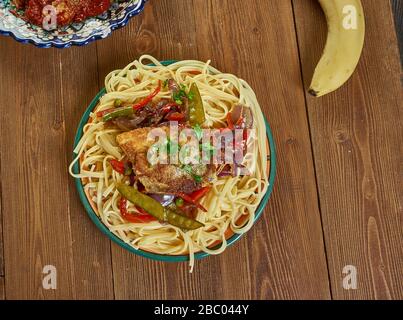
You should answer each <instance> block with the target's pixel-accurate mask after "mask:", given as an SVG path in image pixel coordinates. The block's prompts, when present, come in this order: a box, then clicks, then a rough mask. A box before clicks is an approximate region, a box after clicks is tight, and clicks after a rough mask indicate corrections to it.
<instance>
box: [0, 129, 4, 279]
mask: <svg viewBox="0 0 403 320" xmlns="http://www.w3.org/2000/svg"><path fill="white" fill-rule="evenodd" d="M1 126H2V125H1V124H0V132H1ZM0 177H1V161H0ZM0 276H4V245H3V214H2V192H1V182H0Z"/></svg>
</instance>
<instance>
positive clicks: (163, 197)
mask: <svg viewBox="0 0 403 320" xmlns="http://www.w3.org/2000/svg"><path fill="white" fill-rule="evenodd" d="M149 196H150V197H151V198H153V199H154V200H157V201H158V202H159V203H161V204H162V205H163V206H164V207H167V206H169V205H170V204H171V203H172V202H173V201H174V199H175V196H174V195H171V194H156V193H151V194H149Z"/></svg>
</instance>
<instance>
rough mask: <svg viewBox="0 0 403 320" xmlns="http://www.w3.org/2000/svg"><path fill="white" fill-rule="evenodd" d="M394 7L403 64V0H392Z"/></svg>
mask: <svg viewBox="0 0 403 320" xmlns="http://www.w3.org/2000/svg"><path fill="white" fill-rule="evenodd" d="M391 2H392V9H393V13H394V16H395V28H396V32H397V39H398V41H399V47H400V61H401V63H402V65H403V1H402V0H391Z"/></svg>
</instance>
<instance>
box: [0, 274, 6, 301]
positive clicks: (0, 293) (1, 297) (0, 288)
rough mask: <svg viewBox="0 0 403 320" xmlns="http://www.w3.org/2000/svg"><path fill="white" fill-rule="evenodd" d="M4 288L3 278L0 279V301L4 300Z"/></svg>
mask: <svg viewBox="0 0 403 320" xmlns="http://www.w3.org/2000/svg"><path fill="white" fill-rule="evenodd" d="M4 288H5V286H4V277H0V300H5V299H6V292H5V289H4Z"/></svg>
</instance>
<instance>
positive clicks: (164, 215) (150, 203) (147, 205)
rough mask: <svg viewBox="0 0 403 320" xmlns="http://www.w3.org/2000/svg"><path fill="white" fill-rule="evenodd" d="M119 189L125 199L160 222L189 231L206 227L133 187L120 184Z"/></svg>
mask: <svg viewBox="0 0 403 320" xmlns="http://www.w3.org/2000/svg"><path fill="white" fill-rule="evenodd" d="M117 189H118V191H119V193H120V194H121V195H122V196H123V197H124V198H125V199H127V200H129V201H130V202H131V203H133V204H134V205H135V206H137V207H140V208H141V209H143V210H145V211H146V212H147V213H149V214H150V215H152V216H153V217H155V218H157V219H158V220H160V221H164V222H168V223H169V224H171V225H173V226H176V227H178V228H182V229H187V230H195V229H198V228H200V227H203V226H204V224H202V223H201V222H199V221H196V220H194V219H190V218H188V217H186V216H183V215H180V214H178V213H176V212H174V211H173V210H171V209H168V208H164V207H163V206H162V205H161V204H160V203H159V202H158V201H157V200H155V199H153V198H151V197H149V196H147V195H145V194H144V193H141V192H140V191H138V190H137V189H135V188H133V187H130V186H128V185H125V184H119V185H118V186H117Z"/></svg>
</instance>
